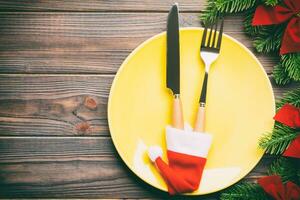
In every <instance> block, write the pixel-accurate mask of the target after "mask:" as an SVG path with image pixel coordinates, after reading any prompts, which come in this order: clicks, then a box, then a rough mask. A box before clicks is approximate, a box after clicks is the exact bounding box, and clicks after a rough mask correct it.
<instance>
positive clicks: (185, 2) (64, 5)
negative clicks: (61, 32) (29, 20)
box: [0, 0, 206, 12]
mask: <svg viewBox="0 0 300 200" xmlns="http://www.w3.org/2000/svg"><path fill="white" fill-rule="evenodd" d="M175 2H178V3H179V6H180V11H184V12H185V11H189V12H191V11H200V10H203V9H204V8H205V5H206V0H164V1H161V0H143V1H139V0H110V1H107V0H85V1H80V0H72V1H70V0H68V1H66V0H65V1H61V0H43V1H34V0H29V1H27V0H1V1H0V8H1V10H2V11H85V12H86V11H118V12H122V11H135V12H136V11H143V12H147V11H148V12H154V11H155V12H167V11H168V10H169V9H170V7H171V5H173V4H174V3H175Z"/></svg>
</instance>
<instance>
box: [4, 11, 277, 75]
mask: <svg viewBox="0 0 300 200" xmlns="http://www.w3.org/2000/svg"><path fill="white" fill-rule="evenodd" d="M166 17H167V13H143V14H141V13H56V12H50V13H44V12H36V13H32V12H18V13H10V12H5V13H0V73H72V74H77V73H78V74H82V73H84V74H87V73H97V74H101V73H109V74H111V73H115V72H116V71H117V70H118V68H119V66H120V65H121V63H122V62H123V60H124V59H125V58H126V57H127V55H129V53H130V52H131V51H132V50H133V49H134V48H135V47H137V46H138V45H139V44H141V43H142V42H143V41H145V40H146V39H148V38H150V37H152V36H154V35H155V34H158V33H160V32H162V31H165V27H166ZM180 24H181V26H182V27H192V26H193V27H199V26H200V22H199V14H197V13H183V14H181V20H180ZM225 33H227V34H229V35H230V36H232V37H234V38H236V39H237V40H239V41H240V42H242V43H243V44H244V45H245V46H247V47H248V48H250V49H251V50H253V47H252V43H251V40H250V39H249V38H248V37H247V36H246V35H245V34H244V33H243V29H242V17H241V16H231V17H228V18H226V26H225ZM258 58H259V60H260V61H261V62H262V64H263V65H264V67H265V69H266V71H267V72H268V73H270V72H271V71H272V68H273V66H274V65H275V64H276V62H277V59H276V57H275V56H270V55H267V56H266V55H258Z"/></svg>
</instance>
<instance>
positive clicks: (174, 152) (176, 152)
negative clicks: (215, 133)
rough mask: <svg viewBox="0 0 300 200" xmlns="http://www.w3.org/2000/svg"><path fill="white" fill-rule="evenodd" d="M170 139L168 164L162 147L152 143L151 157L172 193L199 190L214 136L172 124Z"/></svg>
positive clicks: (169, 132) (167, 140) (168, 139)
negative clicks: (182, 128)
mask: <svg viewBox="0 0 300 200" xmlns="http://www.w3.org/2000/svg"><path fill="white" fill-rule="evenodd" d="M166 142H167V157H168V161H169V162H168V164H166V163H165V162H164V161H163V160H162V158H161V156H162V150H161V148H160V147H157V146H154V147H150V148H149V150H148V153H149V157H150V159H151V161H152V162H154V163H155V165H156V167H157V168H158V170H159V172H160V173H161V175H162V177H163V178H164V180H165V181H166V184H167V186H168V191H169V193H170V194H171V195H174V194H177V193H186V192H193V191H195V190H197V189H198V187H199V183H200V180H201V177H202V173H203V169H204V166H205V163H206V157H207V154H208V150H209V148H210V146H211V142H212V136H211V135H209V134H206V133H200V132H194V131H192V130H191V128H187V127H185V130H180V129H176V128H172V127H169V126H168V127H167V128H166Z"/></svg>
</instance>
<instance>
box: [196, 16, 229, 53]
mask: <svg viewBox="0 0 300 200" xmlns="http://www.w3.org/2000/svg"><path fill="white" fill-rule="evenodd" d="M219 21H221V22H220V24H221V25H220V29H219V35H218V38H217V41H216V35H217V29H218V23H219ZM223 24H224V19H223V18H220V17H217V18H216V20H215V21H214V22H213V23H211V24H205V25H204V27H205V29H204V32H203V36H202V42H201V50H207V51H214V52H219V51H220V48H221V42H222V35H223ZM207 32H209V36H208V38H207ZM213 32H214V33H213Z"/></svg>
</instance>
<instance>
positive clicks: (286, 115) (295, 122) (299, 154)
mask: <svg viewBox="0 0 300 200" xmlns="http://www.w3.org/2000/svg"><path fill="white" fill-rule="evenodd" d="M274 119H275V120H276V121H278V122H280V123H282V124H284V125H287V126H289V127H291V128H294V129H298V128H300V108H297V107H295V106H292V105H290V104H285V105H284V106H282V107H281V108H280V110H279V111H278V112H277V113H276V115H275V116H274ZM283 155H284V156H288V157H294V158H300V134H299V135H298V136H297V137H296V139H294V140H293V141H292V142H291V144H290V145H289V146H288V148H287V149H286V150H285V152H284V153H283Z"/></svg>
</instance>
